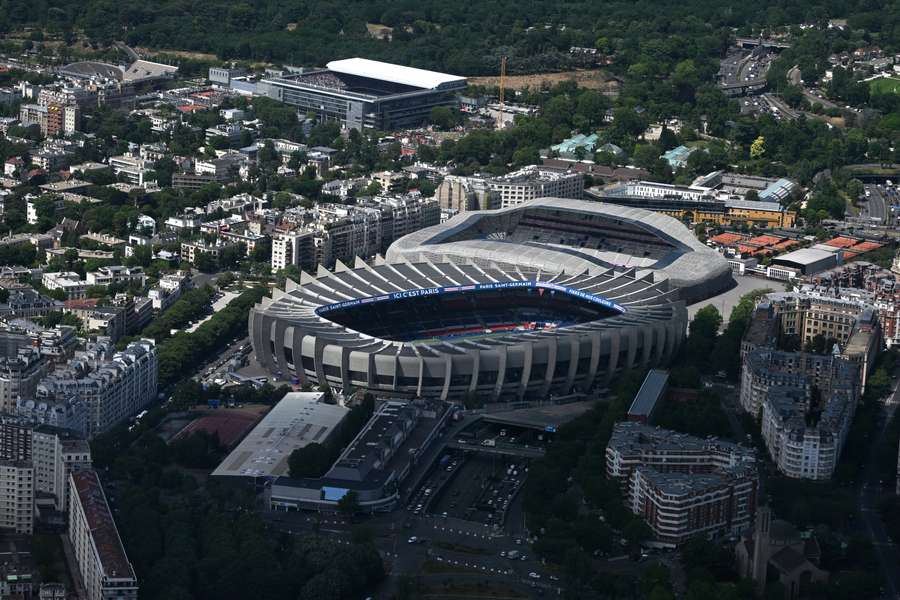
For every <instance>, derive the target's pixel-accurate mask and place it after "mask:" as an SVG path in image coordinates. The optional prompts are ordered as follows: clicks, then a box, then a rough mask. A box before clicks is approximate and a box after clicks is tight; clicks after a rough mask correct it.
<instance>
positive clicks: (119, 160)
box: [109, 153, 156, 185]
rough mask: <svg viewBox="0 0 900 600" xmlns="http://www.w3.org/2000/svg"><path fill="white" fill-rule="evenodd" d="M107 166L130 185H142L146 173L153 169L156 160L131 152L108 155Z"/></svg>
mask: <svg viewBox="0 0 900 600" xmlns="http://www.w3.org/2000/svg"><path fill="white" fill-rule="evenodd" d="M109 166H110V168H111V169H112V170H113V173H115V174H116V176H117V177H124V179H125V180H126V181H127V182H128V183H130V184H132V185H144V183H145V181H146V179H145V178H146V177H147V174H149V173H150V172H151V171H153V168H154V167H155V166H156V162H155V161H153V160H149V159H146V158H142V157H141V156H140V155H135V154H132V153H128V154H120V155H118V156H110V157H109Z"/></svg>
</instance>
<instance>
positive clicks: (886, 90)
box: [869, 77, 900, 94]
mask: <svg viewBox="0 0 900 600" xmlns="http://www.w3.org/2000/svg"><path fill="white" fill-rule="evenodd" d="M869 92H871V93H872V94H900V79H895V78H893V77H882V78H881V79H873V80H872V81H870V82H869Z"/></svg>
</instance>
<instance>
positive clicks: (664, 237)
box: [385, 198, 733, 303]
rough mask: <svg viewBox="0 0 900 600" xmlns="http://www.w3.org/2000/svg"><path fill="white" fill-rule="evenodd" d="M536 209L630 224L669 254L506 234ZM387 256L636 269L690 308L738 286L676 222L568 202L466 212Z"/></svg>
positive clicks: (403, 241)
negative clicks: (670, 288)
mask: <svg viewBox="0 0 900 600" xmlns="http://www.w3.org/2000/svg"><path fill="white" fill-rule="evenodd" d="M535 211H543V212H550V213H556V214H567V215H569V216H570V217H571V218H572V219H576V220H583V222H584V224H585V225H588V226H589V224H590V223H597V222H599V221H603V222H606V223H608V224H610V225H611V226H612V227H616V226H617V225H624V226H629V227H633V228H636V229H638V230H642V231H643V232H645V233H646V234H649V236H651V237H652V238H656V239H657V240H659V241H661V242H663V243H664V244H666V245H667V247H668V248H669V250H668V251H667V252H664V253H663V254H662V255H659V254H657V255H656V256H650V255H649V253H646V252H641V248H640V247H639V246H632V247H629V248H626V249H623V250H622V251H618V252H616V251H612V249H606V250H604V249H601V248H590V247H587V246H585V247H578V246H567V245H565V244H558V243H552V242H550V241H547V240H537V241H523V240H509V239H506V238H505V237H504V235H503V233H504V232H505V231H508V230H509V229H510V228H511V227H513V228H514V227H515V225H514V223H515V222H516V219H520V218H522V217H523V215H526V214H528V213H531V212H535ZM385 258H386V260H387V261H388V262H397V261H402V260H411V261H416V260H422V259H423V258H424V259H429V260H435V261H438V262H442V261H448V260H449V261H453V262H459V261H462V262H466V261H468V260H480V261H488V262H494V263H496V264H501V265H503V264H505V265H520V266H528V267H531V268H539V269H543V270H544V271H552V272H566V273H582V272H589V273H600V272H604V271H606V270H608V269H611V268H634V269H637V270H638V272H639V273H654V274H656V275H658V276H661V278H666V279H669V280H670V282H671V283H672V284H673V285H674V286H675V287H678V288H680V290H681V297H682V299H684V300H685V301H687V302H688V303H692V302H696V301H698V300H703V299H705V298H708V297H710V296H713V295H715V294H716V293H719V292H720V291H722V290H723V289H727V288H728V287H732V286H733V279H732V276H731V267H730V265H729V264H728V262H727V261H726V260H725V258H723V257H722V255H721V254H719V253H718V252H716V251H714V250H712V249H710V248H708V247H707V246H706V245H705V244H703V243H701V242H700V241H699V240H697V238H695V237H694V236H693V234H692V233H691V232H690V231H688V229H687V227H685V226H684V224H683V223H681V222H680V221H678V220H677V219H673V218H672V217H669V216H666V215H662V214H659V213H654V212H651V211H648V210H644V209H641V208H632V207H624V206H618V205H615V204H606V203H602V202H593V201H585V200H572V199H564V198H538V199H535V200H529V201H526V202H523V203H521V204H517V205H514V206H510V207H507V208H501V209H498V210H483V211H471V212H464V213H461V214H459V215H457V216H455V217H453V218H452V219H450V220H449V221H447V222H445V223H442V224H440V225H435V226H433V227H427V228H425V229H420V230H419V231H416V232H413V233H410V234H409V235H406V236H404V237H402V238H400V239H399V240H397V241H396V242H394V243H393V244H392V245H391V246H390V247H389V248H388V250H387V253H386V254H385Z"/></svg>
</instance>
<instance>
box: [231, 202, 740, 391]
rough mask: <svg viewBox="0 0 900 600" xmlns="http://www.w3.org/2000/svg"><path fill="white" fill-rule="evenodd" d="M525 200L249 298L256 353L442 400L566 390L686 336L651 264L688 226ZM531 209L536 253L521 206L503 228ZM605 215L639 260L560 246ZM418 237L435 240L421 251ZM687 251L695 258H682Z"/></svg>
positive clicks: (301, 372)
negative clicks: (254, 301)
mask: <svg viewBox="0 0 900 600" xmlns="http://www.w3.org/2000/svg"><path fill="white" fill-rule="evenodd" d="M573 203H574V204H573ZM522 206H524V207H525V208H524V209H522V208H520V207H514V209H503V210H499V211H484V212H479V213H477V214H475V215H471V216H467V215H462V216H459V217H456V218H454V219H452V220H450V221H448V222H447V223H445V224H443V225H441V226H438V227H435V228H429V229H427V230H423V231H421V232H416V233H414V234H411V235H409V236H406V237H404V238H401V239H400V240H398V241H397V242H396V243H395V244H394V246H391V248H390V249H389V250H388V253H387V254H388V260H387V261H386V260H384V259H380V258H379V259H376V261H375V264H371V265H370V264H366V263H365V262H363V261H362V260H359V259H357V261H356V264H355V265H354V267H353V268H350V267H348V266H345V265H343V264H341V263H338V264H337V266H336V268H335V269H334V271H333V272H330V271H328V270H326V269H324V268H322V267H320V268H319V272H318V274H317V275H316V276H313V275H310V274H306V273H304V274H303V275H302V277H301V279H300V282H299V283H297V282H293V281H290V280H288V281H287V285H286V289H285V290H276V291H275V292H274V294H273V297H272V298H265V299H263V301H262V302H261V303H260V304H258V305H256V306H255V307H254V308H253V309H252V310H251V311H250V317H249V321H250V335H251V341H252V344H253V347H254V349H255V351H256V356H257V359H258V360H259V361H260V363H261V364H262V365H263V366H265V367H266V368H268V369H269V370H270V371H271V372H273V373H276V374H277V375H278V376H279V377H280V378H285V379H294V380H296V382H297V383H301V384H306V383H309V384H314V385H321V384H327V385H329V386H332V387H335V388H338V389H351V388H364V389H369V390H371V391H373V392H375V393H379V394H385V395H391V396H395V397H396V396H406V397H429V398H440V399H444V400H459V399H463V398H465V397H466V396H468V395H470V394H477V395H478V396H479V397H480V398H483V399H485V400H487V399H493V400H518V399H524V398H530V397H547V396H548V395H549V394H568V393H571V392H573V391H586V390H588V389H590V388H592V387H595V386H598V385H599V386H603V385H605V384H607V383H608V382H609V381H610V379H611V378H612V377H613V375H614V374H615V373H616V372H619V371H622V370H624V369H628V368H632V367H643V366H653V365H657V364H663V363H666V362H667V361H668V360H669V359H670V358H671V356H672V355H673V353H674V352H676V351H677V349H678V347H679V345H680V344H681V342H682V340H683V337H684V333H685V328H686V324H687V311H686V309H685V307H684V302H683V300H682V299H681V297H680V296H681V290H679V289H678V288H676V287H673V286H672V285H671V284H672V279H673V277H672V276H671V275H672V274H674V273H675V272H676V271H672V272H671V273H669V274H668V275H669V276H659V273H660V270H658V269H655V268H653V266H654V265H656V266H658V267H659V269H661V270H664V269H666V268H671V267H672V265H674V264H676V263H678V262H679V260H680V259H681V258H685V257H688V258H689V257H690V255H691V254H692V253H693V252H695V251H694V250H691V249H690V248H685V247H682V246H679V245H678V244H677V243H676V241H675V240H676V239H677V238H678V237H683V235H682V234H681V233H679V232H678V228H681V229H682V230H684V236H689V235H690V234H689V233H688V232H687V230H686V229H684V226H683V225H681V224H680V223H678V222H677V221H675V220H674V219H671V218H669V217H665V216H661V215H655V214H653V213H649V212H647V211H638V212H640V213H646V214H644V215H642V214H638V212H635V209H622V208H621V207H609V206H607V205H602V204H598V203H588V202H578V201H567V200H560V199H542V200H540V201H533V202H531V203H526V204H525V205H522ZM550 207H552V209H551V208H550ZM532 210H537V211H538V213H540V214H543V213H542V211H549V212H548V213H547V214H548V215H549V214H551V213H554V212H555V213H556V217H557V219H558V225H557V228H556V229H555V230H553V231H554V233H553V234H552V235H553V236H555V237H554V238H553V240H552V241H553V242H554V244H550V242H549V241H547V242H546V243H547V244H548V245H547V246H546V247H544V248H543V250H544V253H545V254H544V255H537V254H534V253H533V251H534V250H535V248H540V247H541V244H539V243H537V240H535V239H534V238H535V236H538V237H539V236H540V235H541V234H539V233H537V231H538V230H534V231H531V230H529V229H528V228H527V226H526V225H525V224H524V223H523V220H522V219H518V220H516V227H514V228H512V229H510V228H508V227H507V228H504V227H501V225H502V224H503V223H506V224H507V225H508V224H509V223H508V222H507V221H506V218H507V217H509V216H510V215H512V214H518V215H519V216H520V217H521V216H522V215H527V214H528V213H529V211H532ZM622 210H626V211H629V213H630V218H631V219H634V220H635V222H638V221H640V220H642V219H645V218H647V217H648V216H652V217H653V220H654V222H655V223H657V224H659V226H664V227H665V228H666V230H667V231H669V233H670V234H675V237H674V238H673V237H672V236H671V235H669V236H667V235H666V234H665V232H664V231H663V230H661V229H659V228H656V229H654V227H653V226H649V225H646V224H644V225H643V228H642V229H641V230H640V231H642V232H643V235H642V236H638V235H637V233H636V231H634V229H633V228H634V227H636V225H634V224H633V223H632V222H631V221H628V220H627V219H625V218H624V217H622V216H621V215H619V217H614V216H613V215H614V214H618V213H619V212H620V211H622ZM503 215H505V217H503V218H499V220H498V219H497V218H496V217H498V216H503ZM473 217H474V218H473ZM573 219H574V220H573ZM592 219H593V220H592ZM614 222H617V223H619V225H620V228H621V231H620V232H619V233H618V238H623V237H624V236H625V232H628V237H629V240H630V241H629V246H628V250H629V251H630V252H631V253H632V254H625V253H624V251H625V249H626V248H625V246H623V245H621V244H624V243H625V241H624V240H619V241H616V242H615V243H616V244H620V245H619V246H617V248H619V250H620V252H619V253H618V256H619V261H620V262H627V260H626V257H627V256H630V257H633V258H634V254H638V255H639V258H640V259H641V260H638V259H637V258H635V262H636V263H637V264H636V265H630V266H623V265H615V264H613V263H612V262H609V261H607V262H591V263H590V268H586V264H585V263H584V261H586V258H584V257H579V256H578V255H577V252H576V253H574V254H573V253H572V252H574V248H570V247H569V246H566V245H562V244H565V242H566V236H571V235H576V234H577V235H580V236H584V235H586V234H585V233H583V231H582V230H583V229H584V227H585V224H586V223H591V226H592V227H594V226H599V224H600V223H604V224H605V229H604V231H606V234H608V235H611V234H612V225H613V223H614ZM564 223H565V224H564ZM540 227H543V225H541V226H540ZM511 231H512V233H513V234H514V235H509V234H510V232H511ZM540 231H543V229H540ZM423 232H424V234H423ZM560 236H562V238H560ZM410 238H414V239H413V240H410ZM525 238H530V239H525ZM618 238H617V239H618ZM428 240H436V241H435V244H439V245H441V246H442V251H441V252H436V253H435V254H434V256H433V257H428V256H420V255H421V254H422V253H423V250H421V247H422V245H423V244H424V245H426V246H427V245H428ZM479 240H480V241H484V240H488V241H491V242H492V243H496V244H498V245H499V246H504V245H505V246H507V247H508V248H506V249H505V251H504V252H499V250H497V253H496V254H492V253H488V252H485V251H483V249H482V248H481V247H480V246H478V245H477V244H476V245H475V246H472V245H470V244H471V243H472V242H476V241H479ZM535 244H537V245H536V246H535ZM701 247H702V245H701ZM703 248H704V249H705V247H703ZM495 250H496V249H495ZM698 251H699V250H698ZM553 257H555V258H556V262H554V259H553ZM607 258H611V257H607ZM500 259H502V260H500ZM578 261H582V262H578ZM709 262H711V261H709ZM688 263H690V264H694V265H695V268H696V265H697V264H700V263H698V262H693V261H687V262H685V264H684V265H682V266H681V267H680V268H688V266H689V264H688ZM705 268H707V269H710V268H713V265H712V264H710V265H707V266H706V267H705ZM726 269H727V264H726ZM729 273H730V271H729ZM729 278H730V275H729Z"/></svg>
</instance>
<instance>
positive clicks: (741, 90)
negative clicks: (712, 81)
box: [719, 78, 767, 96]
mask: <svg viewBox="0 0 900 600" xmlns="http://www.w3.org/2000/svg"><path fill="white" fill-rule="evenodd" d="M766 84H767V81H766V80H765V79H764V78H763V79H751V80H750V81H735V82H734V83H720V84H719V89H721V90H722V92H724V93H725V95H726V96H746V95H747V94H751V93H759V92H762V91H763V90H764V89H766Z"/></svg>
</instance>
